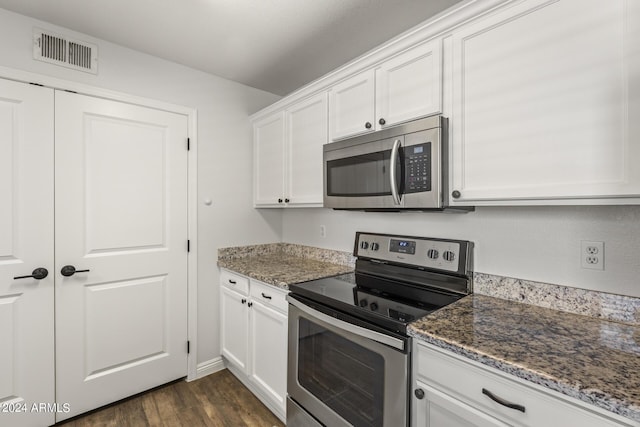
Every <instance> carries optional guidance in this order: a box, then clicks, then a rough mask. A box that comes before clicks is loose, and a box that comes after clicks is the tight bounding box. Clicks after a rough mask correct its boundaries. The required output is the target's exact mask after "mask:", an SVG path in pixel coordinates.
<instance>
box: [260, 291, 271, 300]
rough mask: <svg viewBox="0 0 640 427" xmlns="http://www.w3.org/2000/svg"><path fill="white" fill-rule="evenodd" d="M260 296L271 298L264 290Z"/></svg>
mask: <svg viewBox="0 0 640 427" xmlns="http://www.w3.org/2000/svg"><path fill="white" fill-rule="evenodd" d="M262 298H264V299H271V297H270V296H269V295H267V294H265V293H264V292H263V293H262Z"/></svg>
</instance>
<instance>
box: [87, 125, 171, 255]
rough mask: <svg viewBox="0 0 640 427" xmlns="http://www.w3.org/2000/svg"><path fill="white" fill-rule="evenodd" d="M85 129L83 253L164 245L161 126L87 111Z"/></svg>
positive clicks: (164, 164)
mask: <svg viewBox="0 0 640 427" xmlns="http://www.w3.org/2000/svg"><path fill="white" fill-rule="evenodd" d="M84 127H85V134H86V135H90V137H91V140H90V141H86V145H85V149H86V153H85V161H86V185H85V188H84V193H85V197H86V199H85V200H86V202H87V205H86V212H85V215H86V219H87V222H86V237H87V252H88V254H102V255H106V254H107V253H113V252H118V251H122V250H146V249H150V248H157V249H160V248H164V249H166V232H165V231H166V227H167V223H166V219H167V217H166V215H165V209H164V205H165V200H164V195H165V194H166V182H165V180H164V179H163V177H164V176H166V175H167V173H168V171H167V166H168V165H167V162H166V160H165V156H166V153H167V149H168V147H167V144H168V142H169V141H168V139H167V137H166V135H165V130H164V128H163V127H162V126H159V125H158V124H155V123H139V122H134V121H128V120H122V119H119V120H114V119H113V118H107V117H102V116H100V115H92V114H86V115H85V117H84ZM141 163H144V173H143V174H142V173H140V164H141ZM113 165H117V173H114V169H113Z"/></svg>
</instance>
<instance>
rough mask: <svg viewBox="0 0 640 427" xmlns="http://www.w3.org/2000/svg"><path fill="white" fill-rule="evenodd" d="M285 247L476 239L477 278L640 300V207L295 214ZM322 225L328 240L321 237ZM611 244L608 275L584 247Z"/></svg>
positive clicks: (290, 215) (287, 222)
mask: <svg viewBox="0 0 640 427" xmlns="http://www.w3.org/2000/svg"><path fill="white" fill-rule="evenodd" d="M283 223H284V229H283V240H284V241H286V242H290V243H299V244H304V245H310V246H320V247H324V248H329V249H337V250H345V251H351V250H353V239H354V233H355V232H356V231H377V232H384V233H398V234H407V235H414V236H428V237H442V238H454V239H464V240H471V241H473V242H474V243H475V250H474V255H475V271H479V272H482V273H490V274H496V275H500V276H508V277H516V278H520V279H528V280H534V281H540V282H546V283H553V284H558V285H564V286H572V287H577V288H584V289H593V290H599V291H603V292H610V293H616V294H623V295H631V296H636V297H640V206H556V207H554V206H539V207H484V208H482V207H479V208H477V209H476V211H475V212H471V213H467V214H443V213H372V212H345V211H332V210H329V209H313V210H308V209H304V210H288V211H286V212H285V213H284V218H283ZM320 225H325V226H326V228H327V236H326V237H325V238H322V237H320ZM581 240H599V241H604V242H605V264H604V265H605V270H604V271H595V270H584V269H582V268H581V267H580V241H581Z"/></svg>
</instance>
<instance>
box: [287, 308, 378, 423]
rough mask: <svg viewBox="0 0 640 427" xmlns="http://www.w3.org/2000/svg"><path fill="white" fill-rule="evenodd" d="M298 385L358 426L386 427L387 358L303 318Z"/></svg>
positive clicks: (300, 321)
mask: <svg viewBox="0 0 640 427" xmlns="http://www.w3.org/2000/svg"><path fill="white" fill-rule="evenodd" d="M298 331H299V335H298V382H299V383H300V385H301V386H302V387H303V388H304V389H306V390H307V391H308V392H310V393H311V394H313V395H314V396H315V397H316V398H317V399H319V400H320V401H322V402H323V403H324V404H325V405H327V406H328V407H330V408H331V409H332V410H333V411H334V412H336V413H337V414H339V415H340V416H341V417H342V418H344V419H345V420H347V421H348V422H349V423H351V424H353V425H354V426H356V427H358V426H367V427H369V426H382V425H383V408H384V378H385V374H384V368H385V364H384V358H383V357H382V356H381V355H380V354H378V353H375V352H373V351H371V350H369V349H366V348H364V347H362V346H360V345H358V344H356V343H354V342H352V341H349V340H347V339H345V338H343V337H342V336H340V335H337V334H335V333H333V332H331V331H329V330H327V329H325V328H323V327H322V326H320V325H318V324H316V323H313V322H311V321H309V320H308V319H305V318H303V317H301V318H300V319H299V330H298Z"/></svg>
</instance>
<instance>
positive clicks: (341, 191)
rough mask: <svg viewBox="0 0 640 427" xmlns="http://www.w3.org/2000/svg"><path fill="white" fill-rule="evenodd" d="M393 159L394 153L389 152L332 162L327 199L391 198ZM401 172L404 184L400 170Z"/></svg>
mask: <svg viewBox="0 0 640 427" xmlns="http://www.w3.org/2000/svg"><path fill="white" fill-rule="evenodd" d="M390 158H391V150H385V151H378V152H376V153H367V154H362V155H359V156H353V157H346V158H342V159H337V160H330V161H328V162H327V164H326V168H327V196H338V197H370V196H390V195H391V183H390V179H389V170H390V168H389V161H390ZM398 166H401V165H400V164H399V165H398ZM398 171H399V172H398V176H397V179H398V182H400V181H401V180H400V178H401V174H400V167H399V168H398Z"/></svg>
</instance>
